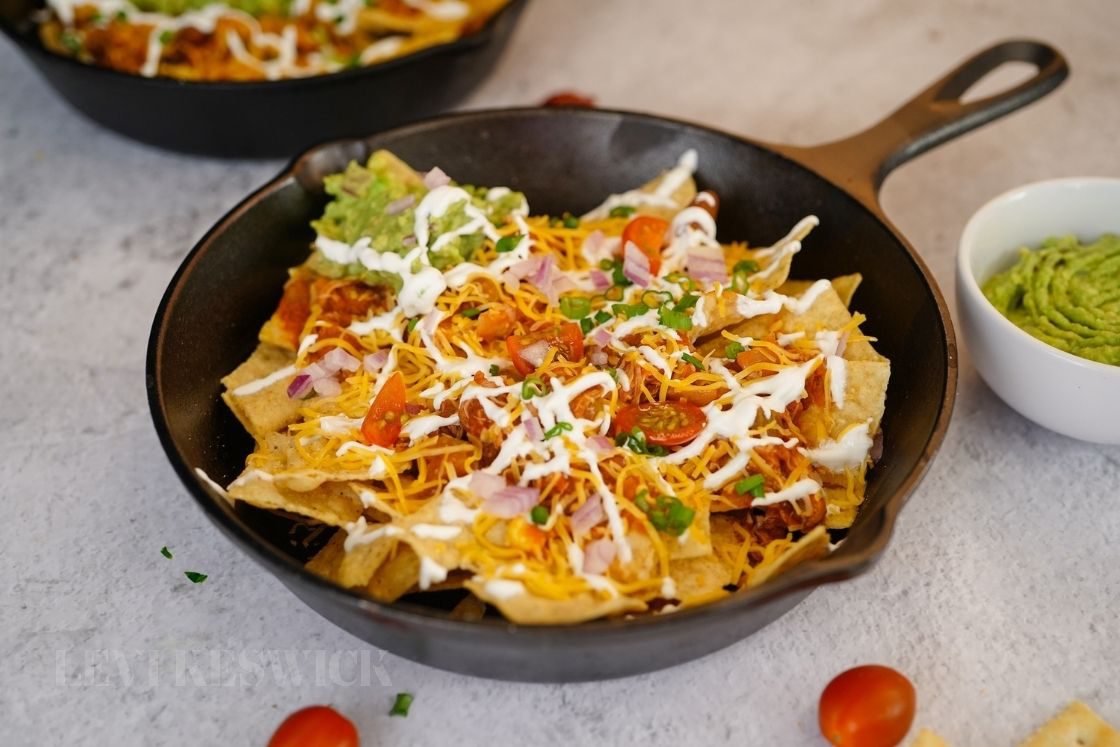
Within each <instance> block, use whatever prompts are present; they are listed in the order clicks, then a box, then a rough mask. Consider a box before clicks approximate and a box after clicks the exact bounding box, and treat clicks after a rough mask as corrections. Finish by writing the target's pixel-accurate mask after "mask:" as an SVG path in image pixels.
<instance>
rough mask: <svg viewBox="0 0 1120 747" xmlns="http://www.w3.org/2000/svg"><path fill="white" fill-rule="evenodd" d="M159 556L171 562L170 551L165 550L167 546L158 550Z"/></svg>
mask: <svg viewBox="0 0 1120 747" xmlns="http://www.w3.org/2000/svg"><path fill="white" fill-rule="evenodd" d="M159 554H160V555H162V556H163V557H165V558H167V559H168V560H171V557H172V555H171V551H170V550H168V549H167V545H164V546H163V547H161V548H160V549H159Z"/></svg>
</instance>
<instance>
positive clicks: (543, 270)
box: [525, 254, 555, 286]
mask: <svg viewBox="0 0 1120 747" xmlns="http://www.w3.org/2000/svg"><path fill="white" fill-rule="evenodd" d="M554 261H555V260H553V258H552V255H551V254H546V255H545V256H544V257H542V258H541V260H540V262H539V263H538V265H537V269H536V270H535V271H534V272H533V273H532V274H531V275H529V276H528V277H527V278H525V279H526V280H528V281H529V282H530V283H532V284H533V285H538V286H543V285H544V284H545V283H547V282H548V276H549V275H550V274H551V273H552V264H553V262H554Z"/></svg>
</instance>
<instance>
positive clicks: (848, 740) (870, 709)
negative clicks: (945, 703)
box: [818, 664, 917, 747]
mask: <svg viewBox="0 0 1120 747" xmlns="http://www.w3.org/2000/svg"><path fill="white" fill-rule="evenodd" d="M916 705H917V696H916V695H915V693H914V686H913V685H912V684H910V680H908V679H906V677H905V676H904V675H902V674H900V673H899V672H897V671H895V670H894V669H891V668H890V667H884V666H881V665H879V664H868V665H865V666H862V667H855V668H854V669H849V670H848V671H846V672H842V673H840V674H839V675H837V676H836V678H835V679H833V680H832V682H829V683H828V686H827V687H825V689H824V692H823V693H821V703H820V711H819V713H818V716H819V719H820V726H821V734H823V735H824V738H825V739H827V740H828V741H829V742H831V743H832V744H833V745H835V747H894V746H895V745H897V744H898V743H899V742H901V741H902V740H903V739H904V738H905V737H906V732H908V731H910V725H911V724H912V723H913V722H914V709H915V707H916Z"/></svg>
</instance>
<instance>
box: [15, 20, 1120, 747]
mask: <svg viewBox="0 0 1120 747" xmlns="http://www.w3.org/2000/svg"><path fill="white" fill-rule="evenodd" d="M684 7H687V8H688V9H687V10H682V8H684ZM1118 27H1120V5H1117V4H1116V3H1115V2H1112V0H1100V1H1099V2H1079V3H1068V4H1067V3H1049V2H1042V1H1040V0H1032V1H1031V2H1026V1H1025V0H1024V1H1023V2H1017V3H998V2H992V1H991V0H988V1H984V0H971V1H967V2H966V1H964V0H955V1H953V2H942V3H920V2H913V1H909V0H908V1H907V2H896V1H893V0H880V1H877V2H871V1H867V2H855V3H830V4H827V5H826V4H825V3H810V2H799V3H784V2H778V1H777V0H773V1H770V2H752V3H739V2H731V0H728V1H727V2H721V3H717V2H696V3H692V4H687V5H686V4H682V3H681V2H680V1H679V0H678V1H677V2H662V1H660V0H659V1H658V2H640V1H639V0H632V1H630V2H612V3H609V4H607V3H592V2H590V0H578V2H567V3H565V2H560V1H559V0H554V1H552V2H548V1H547V0H535V2H534V3H533V4H532V5H531V7H530V8H529V10H528V11H527V13H526V15H525V17H524V22H523V25H522V26H521V28H520V29H519V30H518V31H517V33H516V36H515V38H514V42H513V46H512V48H511V49H510V51H509V54H508V56H507V57H506V58H505V59H504V61H503V63H502V64H501V66H500V68H499V69H498V71H497V73H496V75H495V76H494V77H493V78H492V79H491V80H490V81H489V82H488V83H487V84H486V85H484V86H483V87H482V88H481V89H480V90H479V91H478V93H477V94H476V95H475V96H474V97H473V99H472V101H471V102H470V103H471V105H476V106H482V105H501V104H520V103H526V102H532V101H536V100H538V99H539V98H541V97H542V96H543V95H545V94H547V93H550V92H552V91H554V90H556V89H560V88H576V89H581V90H584V91H588V92H591V93H593V94H595V95H597V96H598V97H599V100H600V101H601V102H603V103H604V104H607V105H611V106H617V107H623V108H636V109H643V110H649V111H654V112H662V113H667V114H672V115H676V116H681V117H684V118H687V119H692V120H696V121H701V122H706V123H711V124H713V125H716V126H719V127H722V128H724V129H727V130H730V131H738V132H744V133H750V134H752V135H754V136H757V137H760V138H763V139H769V140H775V141H779V140H785V141H789V142H795V143H801V144H809V143H812V142H817V141H821V140H826V139H829V138H833V137H837V136H840V135H843V134H846V133H848V132H851V131H853V130H855V129H857V128H860V127H862V126H865V125H868V124H870V123H871V122H872V121H873V120H874V119H875V118H876V117H878V116H880V115H881V114H883V113H885V112H886V111H889V110H890V109H891V108H893V107H894V106H895V105H897V104H898V103H899V102H900V101H901V100H902V99H903V98H904V97H905V96H907V95H909V94H910V93H912V92H914V91H916V90H917V89H918V88H920V87H921V86H923V85H925V84H926V83H927V82H928V81H929V80H931V79H932V78H934V77H935V76H937V75H939V74H940V73H941V72H942V71H943V70H945V69H947V68H948V67H949V66H950V65H951V64H953V63H955V62H956V61H958V60H959V59H961V58H963V57H964V56H965V55H967V54H969V53H970V52H972V51H974V50H976V49H979V48H980V47H982V46H984V45H985V44H988V43H990V42H992V41H994V40H997V39H1000V38H1004V37H1008V36H1012V35H1030V36H1037V37H1039V38H1044V39H1047V40H1048V41H1051V42H1052V43H1054V44H1055V45H1057V46H1058V47H1060V48H1061V49H1062V50H1063V51H1064V52H1066V54H1067V55H1068V56H1069V58H1070V60H1071V63H1072V66H1073V68H1074V73H1073V76H1072V78H1071V80H1070V81H1069V82H1068V83H1067V84H1066V85H1065V86H1063V87H1062V88H1061V89H1060V90H1059V91H1058V92H1057V93H1056V94H1054V95H1052V96H1051V97H1049V98H1047V99H1046V100H1044V101H1043V102H1042V103H1040V104H1037V105H1035V106H1034V107H1032V108H1030V109H1029V110H1028V111H1025V112H1023V113H1020V114H1016V115H1013V116H1012V117H1011V118H1010V119H1007V120H1005V121H1003V122H1000V123H999V124H997V125H995V126H992V127H990V128H988V129H985V130H983V131H981V132H979V133H975V134H973V135H970V136H967V137H965V138H963V139H961V140H959V141H957V142H954V143H952V144H950V145H948V146H946V147H944V148H943V149H941V150H938V151H936V152H935V153H933V154H930V155H928V156H926V157H923V158H922V159H921V160H920V161H918V162H916V163H915V164H913V165H911V166H906V167H904V168H903V169H902V170H901V171H900V172H899V173H897V174H896V175H895V176H893V177H892V178H891V179H889V180H888V182H887V184H886V188H885V192H884V198H883V199H884V204H885V206H886V209H887V211H888V212H889V213H890V215H891V217H892V218H893V219H894V220H895V221H896V223H897V224H898V225H899V227H900V228H901V229H902V230H903V231H905V232H906V233H907V234H908V235H909V236H910V238H911V239H912V241H913V243H914V244H915V245H916V246H917V247H919V249H920V250H921V251H922V252H923V254H924V256H925V257H926V259H927V261H928V262H929V264H930V265H931V267H932V268H933V270H934V272H935V274H936V275H937V277H938V279H939V280H940V282H941V284H942V288H943V290H944V291H945V292H946V293H947V294H948V295H949V296H950V298H951V296H952V283H951V277H952V274H951V271H952V264H953V256H954V251H955V244H956V240H957V237H958V235H959V232H960V229H961V227H962V226H963V224H964V221H965V220H966V218H967V217H968V215H969V214H970V213H971V212H972V211H973V210H974V209H975V208H976V207H978V206H979V205H980V204H981V203H982V202H983V201H985V200H986V199H988V198H989V197H991V196H993V195H995V194H997V193H998V192H1001V191H1003V190H1004V189H1007V188H1009V187H1011V186H1014V185H1016V184H1019V183H1022V182H1026V181H1031V180H1035V179H1040V178H1047V177H1053V176H1063V175H1080V174H1103V175H1112V176H1117V175H1120V150H1118V149H1117V145H1116V139H1115V138H1116V132H1117V129H1118V125H1120V95H1118V93H1120V46H1117V44H1116V41H1115V32H1116V29H1117V28H1118ZM643 51H646V52H649V53H650V54H649V56H648V57H641V56H639V53H641V52H643ZM0 92H2V95H0V319H2V320H3V323H2V329H3V332H2V333H0V335H2V339H0V366H2V369H0V370H2V373H3V378H4V381H5V386H4V387H3V389H2V390H0V392H2V393H0V453H2V454H3V457H2V461H0V497H2V500H3V506H4V513H5V520H4V521H3V522H2V523H0V548H2V551H0V552H2V553H3V555H2V557H3V564H4V579H3V581H2V582H0V586H2V588H3V590H4V593H3V594H0V611H2V612H0V732H3V733H4V734H3V737H4V738H3V739H0V741H2V742H3V743H5V744H16V745H41V744H122V745H124V744H219V743H220V744H263V743H264V742H265V741H266V739H267V737H268V735H269V734H270V732H271V730H272V729H273V728H274V727H275V725H276V724H277V723H278V722H279V721H280V719H281V717H282V716H283V715H284V714H285V713H287V712H288V711H290V710H292V709H294V708H296V707H299V706H301V705H305V704H309V703H313V702H329V703H333V704H335V705H336V706H338V707H340V708H341V709H342V710H344V711H345V712H346V713H348V714H349V715H350V716H352V717H353V718H354V719H355V720H356V721H357V722H358V724H359V726H360V727H361V730H362V732H363V734H364V735H365V737H366V743H367V744H394V745H402V744H446V743H450V742H452V741H454V742H457V743H459V744H463V745H468V744H487V745H489V744H510V743H517V744H537V743H546V742H558V743H567V744H579V743H589V742H593V743H599V744H624V743H633V742H638V741H641V742H643V743H651V744H652V743H665V744H689V743H707V744H716V743H732V744H768V745H801V744H804V745H816V744H820V743H821V742H820V739H819V738H818V737H816V726H815V701H816V697H817V695H818V693H819V692H820V689H821V687H823V685H824V684H825V682H827V680H828V679H829V678H830V677H831V676H832V675H833V674H835V673H836V672H837V671H839V670H841V669H844V668H846V667H848V666H851V665H854V664H857V663H863V662H869V661H880V662H886V663H890V664H893V665H895V666H897V667H898V668H900V669H902V670H903V671H905V672H907V673H909V675H910V676H911V677H912V679H913V680H914V682H915V683H916V684H917V688H918V692H919V699H920V707H919V715H918V719H917V722H918V724H920V725H928V726H932V727H934V728H935V729H937V730H938V731H940V732H942V733H943V734H944V735H946V736H947V737H948V738H949V739H950V740H951V741H952V742H953V743H954V744H956V745H993V746H999V745H1011V744H1014V743H1015V742H1017V741H1018V739H1019V738H1021V737H1022V736H1024V735H1026V734H1027V733H1028V732H1029V731H1030V730H1031V729H1032V728H1033V726H1034V725H1035V724H1036V723H1037V722H1038V721H1040V720H1042V719H1043V718H1044V717H1045V716H1046V715H1048V714H1049V713H1051V712H1052V711H1054V710H1056V709H1057V708H1059V707H1060V706H1061V705H1062V704H1063V703H1064V702H1065V701H1067V700H1069V699H1072V698H1081V699H1084V700H1086V701H1087V702H1089V703H1090V704H1092V705H1093V706H1094V707H1096V708H1097V709H1098V710H1099V711H1100V712H1101V713H1102V714H1104V715H1105V716H1106V717H1108V718H1110V719H1111V720H1113V721H1114V722H1120V690H1118V689H1117V671H1120V622H1118V618H1117V614H1116V599H1117V597H1118V595H1120V562H1118V561H1120V551H1118V550H1117V545H1116V542H1115V539H1114V538H1116V537H1118V536H1120V508H1118V507H1117V503H1118V499H1120V487H1118V486H1120V450H1118V449H1117V448H1115V447H1100V446H1093V445H1088V444H1083V443H1077V442H1074V441H1070V440H1068V439H1065V438H1062V437H1059V436H1056V435H1054V434H1051V433H1048V432H1046V431H1044V430H1041V429H1039V428H1037V427H1035V426H1033V425H1032V424H1030V423H1029V422H1027V421H1025V420H1023V419H1022V418H1020V417H1019V416H1018V415H1016V414H1015V413H1014V412H1012V411H1010V410H1009V409H1008V408H1006V407H1005V406H1004V405H1003V404H1002V403H1000V402H999V401H998V400H997V399H996V398H995V397H994V396H993V395H992V393H991V392H990V391H989V390H988V389H987V388H986V387H985V386H984V385H983V384H982V383H981V382H980V381H979V380H978V378H977V376H976V374H975V371H974V370H973V369H972V368H971V367H970V365H969V363H968V357H967V354H965V355H963V356H962V369H961V382H960V383H961V391H960V399H959V402H958V405H957V411H956V415H955V417H954V420H953V424H952V427H951V428H950V431H949V434H948V437H947V439H946V442H945V446H944V448H943V449H942V451H941V454H940V456H939V458H938V459H937V461H936V463H935V464H934V466H933V469H932V471H931V473H930V475H929V477H928V478H927V479H926V481H925V482H924V483H923V485H922V486H921V488H920V489H919V490H918V492H917V493H916V494H915V495H914V497H913V499H912V503H911V504H910V506H909V507H908V508H907V509H906V511H905V512H904V513H903V516H902V517H901V521H900V523H899V527H898V532H897V535H896V537H895V538H894V542H893V543H892V545H891V547H890V549H889V550H888V551H887V553H886V556H885V558H884V559H883V561H882V563H881V564H879V565H878V566H877V567H876V568H875V569H874V570H873V571H872V572H871V573H869V574H867V575H866V576H864V577H862V578H860V579H858V580H856V581H853V582H850V583H847V584H844V585H839V586H835V587H832V588H827V589H822V590H820V591H818V592H817V593H815V594H814V595H813V596H811V597H810V598H809V599H808V600H807V601H806V602H805V603H803V604H802V605H801V606H799V607H798V608H797V609H795V610H794V611H793V612H792V613H791V614H789V615H788V616H786V617H785V618H783V619H782V620H780V621H779V622H778V623H776V624H774V625H772V626H771V627H770V628H768V629H766V630H764V631H763V632H761V633H760V634H758V635H756V636H754V637H753V638H751V639H749V640H747V641H744V642H742V643H740V644H738V645H735V646H733V647H731V648H729V649H727V650H726V651H723V652H721V653H718V654H716V655H714V656H711V657H708V658H707V659H704V660H702V661H697V662H694V663H692V664H689V665H686V666H682V667H679V668H676V669H673V670H670V671H666V672H661V673H657V674H653V675H650V676H645V677H637V678H632V679H628V680H623V681H617V682H608V683H600V684H588V685H575V686H563V687H558V686H526V685H509V684H504V683H499V682H488V681H481V680H474V679H470V678H466V677H460V676H453V675H447V674H443V673H441V672H437V671H435V670H432V669H427V668H424V667H420V666H417V665H413V664H411V663H409V662H406V661H403V660H400V659H397V658H395V657H392V656H386V657H385V658H384V660H382V661H380V662H379V661H378V658H377V657H376V655H374V656H373V658H372V659H371V660H369V661H367V663H368V664H370V665H371V668H369V669H367V677H366V679H367V681H368V683H369V684H367V685H362V684H361V679H360V672H357V673H355V670H354V669H353V665H354V664H355V661H356V660H355V658H354V657H355V655H356V654H355V652H360V651H362V650H363V646H362V645H361V644H360V643H359V642H358V641H357V640H355V639H354V638H352V637H350V636H348V635H347V634H345V633H343V632H341V631H339V630H337V629H335V628H334V627H332V626H331V625H330V624H328V623H326V622H325V621H323V620H322V619H320V618H319V617H318V616H316V615H315V614H314V613H313V612H311V611H309V610H308V609H305V608H304V607H303V606H302V605H301V604H300V603H299V602H297V601H296V600H295V599H294V598H293V597H292V596H290V595H289V594H288V593H287V592H286V591H285V590H284V589H283V588H282V587H281V586H280V584H279V583H278V582H276V581H275V580H273V579H272V578H271V577H270V576H268V575H267V574H265V573H264V572H263V571H262V570H261V569H260V568H258V567H257V566H256V565H255V564H253V563H252V562H251V561H250V560H248V559H247V558H246V557H244V556H242V555H241V554H240V553H239V552H238V551H236V550H235V549H234V548H233V547H232V546H231V545H230V544H229V543H228V542H227V541H226V540H225V539H223V538H222V537H221V536H220V535H219V534H218V532H217V530H216V529H214V528H213V527H212V526H210V525H209V523H208V522H207V521H206V520H205V519H204V518H203V515H202V513H201V512H200V511H199V510H198V509H197V508H195V506H194V505H193V503H192V502H191V501H190V500H189V499H188V498H187V496H186V493H185V492H184V491H183V489H182V488H181V487H179V485H178V484H177V482H176V480H175V477H174V475H173V474H172V471H171V469H170V467H169V466H168V465H167V463H166V461H165V460H164V458H163V455H162V453H161V451H160V449H159V446H158V444H157V442H156V438H155V435H154V433H153V431H152V428H151V425H150V423H149V418H148V414H147V406H146V403H145V399H144V378H143V362H144V346H145V342H146V339H147V334H148V327H149V324H150V319H151V315H152V313H153V312H154V310H155V306H156V303H157V301H158V299H159V297H160V294H161V293H162V292H163V288H164V286H165V284H166V282H167V280H168V279H169V278H170V276H171V274H172V272H173V271H174V269H175V267H176V266H177V264H178V263H179V261H180V259H181V257H182V256H183V254H184V253H185V252H186V251H187V250H188V249H189V248H190V246H191V245H192V243H193V242H194V241H195V240H196V239H197V238H198V237H199V236H201V234H202V233H203V231H204V230H205V229H206V228H207V227H208V226H209V225H210V224H211V223H212V222H213V221H215V220H216V219H217V218H218V217H219V216H220V215H221V214H222V212H223V211H224V210H225V209H227V208H228V207H229V206H231V205H232V204H233V203H234V202H235V201H236V200H237V199H239V198H240V197H241V196H243V195H244V194H246V193H247V192H248V191H249V190H250V189H251V188H252V187H254V186H255V185H257V184H258V183H260V182H262V181H263V180H265V179H266V178H267V177H269V176H270V175H271V174H272V173H273V172H274V171H275V170H276V169H277V168H278V166H279V164H278V163H259V162H258V163H236V162H227V163H223V162H218V161H214V160H205V159H191V158H185V157H182V156H176V155H170V154H167V153H162V152H160V151H157V150H153V149H150V148H147V147H143V146H139V145H136V144H133V143H130V142H128V141H125V140H122V139H120V138H118V137H116V136H115V135H113V134H110V133H107V132H105V131H102V130H100V129H98V128H96V127H94V126H92V125H90V124H88V123H86V122H85V121H84V120H82V119H80V118H79V117H77V116H75V115H74V114H73V113H72V112H71V111H69V110H68V109H67V108H66V107H65V106H64V105H63V104H62V103H61V102H60V101H59V100H58V99H57V98H56V97H55V96H54V95H53V94H52V93H51V92H50V91H48V90H47V89H46V87H45V86H44V85H43V84H42V82H41V81H40V80H39V79H38V78H37V77H36V76H35V75H34V74H33V73H32V72H31V71H30V70H29V69H28V68H27V67H26V66H25V65H24V64H22V62H21V61H19V60H18V59H17V55H16V54H15V52H14V50H13V49H12V48H11V47H10V46H9V45H6V44H4V45H0ZM1118 396H1120V395H1118ZM164 544H167V545H170V546H171V548H172V550H173V552H174V553H175V558H174V560H170V561H169V560H165V559H163V558H162V557H160V555H159V548H160V546H162V545H164ZM185 569H194V570H199V571H204V572H207V573H209V574H210V579H209V580H208V581H207V582H206V583H205V584H203V585H201V586H192V585H191V584H189V583H188V582H187V581H186V580H185V579H184V578H183V574H182V571H183V570H185ZM238 654H243V655H244V656H243V658H242V659H241V660H240V661H239V660H238V658H237V657H238ZM317 667H321V671H317ZM378 667H380V669H379V668H378ZM378 675H382V676H387V677H388V679H389V680H390V681H391V684H388V685H384V684H382V683H381V681H380V680H379V677H378ZM355 676H358V678H359V681H358V683H357V684H349V685H346V684H340V683H339V681H340V680H343V679H344V680H346V681H347V682H350V681H353V679H354V677H355ZM398 690H408V691H411V692H414V693H415V694H416V696H417V699H416V703H415V705H414V706H413V711H412V716H411V717H409V718H408V719H390V718H388V717H387V716H386V712H387V711H388V708H389V704H390V702H391V699H392V694H393V693H395V692H396V691H398Z"/></svg>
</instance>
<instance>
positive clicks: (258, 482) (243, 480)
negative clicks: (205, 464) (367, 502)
mask: <svg viewBox="0 0 1120 747" xmlns="http://www.w3.org/2000/svg"><path fill="white" fill-rule="evenodd" d="M229 495H230V497H231V498H233V499H235V500H239V501H244V502H246V503H248V504H249V505H251V506H256V507H257V508H265V509H269V510H272V511H287V512H288V513H292V514H298V515H299V516H303V517H306V518H308V519H314V520H315V521H321V522H323V523H324V524H330V525H331V526H336V527H340V526H342V525H344V524H347V523H349V522H351V521H357V520H358V517H359V516H361V515H362V509H363V507H362V502H361V500H360V499H359V498H358V496H357V495H356V494H355V493H354V491H353V489H352V488H351V487H350V486H349V485H347V484H346V483H338V482H335V483H331V482H324V483H322V484H321V485H319V486H318V487H316V488H313V489H312V490H308V491H299V490H292V489H291V488H288V487H284V486H282V485H281V484H279V481H278V480H277V479H275V478H270V476H268V474H267V473H264V472H261V471H260V470H256V469H247V470H245V471H244V472H242V473H241V475H240V476H239V477H238V478H237V479H236V480H234V481H233V482H232V483H230V486H229Z"/></svg>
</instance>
